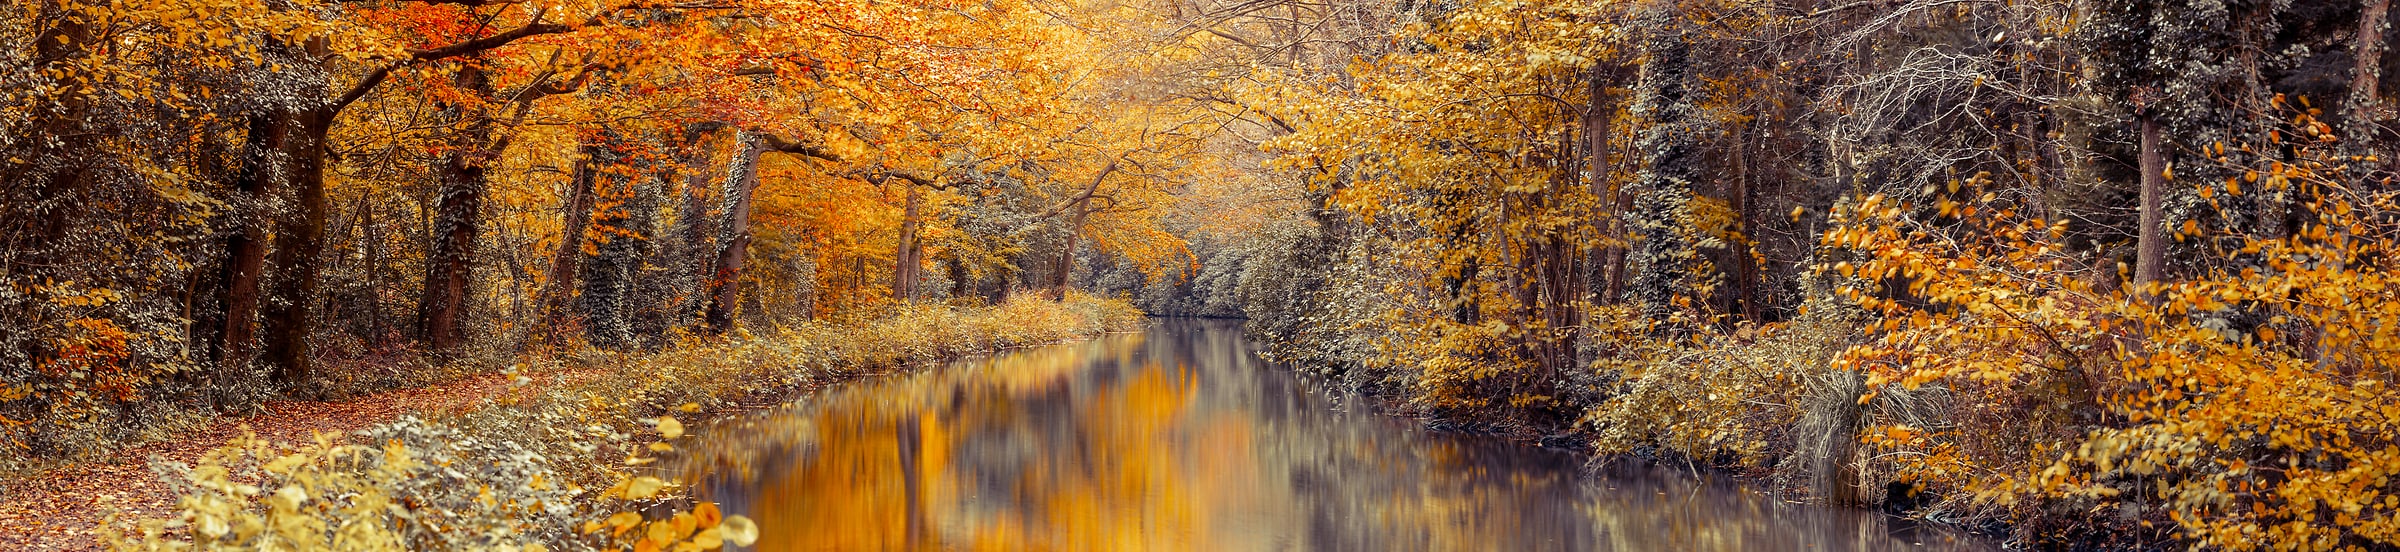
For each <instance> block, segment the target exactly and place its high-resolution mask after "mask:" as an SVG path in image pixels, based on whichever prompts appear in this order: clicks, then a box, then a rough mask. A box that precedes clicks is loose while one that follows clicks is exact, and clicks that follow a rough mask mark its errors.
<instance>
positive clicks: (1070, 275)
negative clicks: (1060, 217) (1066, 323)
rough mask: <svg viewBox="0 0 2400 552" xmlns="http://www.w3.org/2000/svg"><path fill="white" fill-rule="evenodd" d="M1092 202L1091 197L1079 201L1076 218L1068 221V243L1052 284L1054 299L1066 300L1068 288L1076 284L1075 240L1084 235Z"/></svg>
mask: <svg viewBox="0 0 2400 552" xmlns="http://www.w3.org/2000/svg"><path fill="white" fill-rule="evenodd" d="M1091 201H1092V199H1091V197H1090V196H1085V197H1084V198H1083V199H1081V200H1077V201H1076V202H1075V216H1074V217H1072V218H1069V219H1067V243H1066V247H1063V248H1061V249H1060V251H1059V252H1058V278H1057V280H1056V281H1055V282H1052V288H1051V290H1050V296H1051V298H1052V299H1057V300H1061V301H1064V300H1066V299H1067V288H1068V287H1069V286H1071V285H1073V284H1074V282H1075V238H1076V237H1077V236H1080V235H1082V234H1083V219H1084V217H1085V216H1087V215H1090V214H1091V212H1090V211H1088V210H1086V209H1087V208H1088V207H1090V203H1091Z"/></svg>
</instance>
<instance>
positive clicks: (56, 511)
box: [0, 374, 509, 550]
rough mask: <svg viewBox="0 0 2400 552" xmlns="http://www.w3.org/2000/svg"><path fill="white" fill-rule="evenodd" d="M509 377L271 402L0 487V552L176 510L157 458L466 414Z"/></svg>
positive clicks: (93, 544) (82, 536)
mask: <svg viewBox="0 0 2400 552" xmlns="http://www.w3.org/2000/svg"><path fill="white" fill-rule="evenodd" d="M508 389H509V387H508V378H507V377H506V376H501V375H497V374H495V375H486V376H478V377H472V378H467V379H463V380H459V381H454V382H450V383H446V384H441V385H435V386H429V387H420V388H415V389H402V390H396V391H387V392H383V393H377V394H374V395H368V396H365V397H360V398H356V399H352V400H348V401H342V402H313V401H276V402H270V403H267V404H266V405H265V408H266V411H265V412H263V413H260V414H257V415H252V416H248V417H243V418H228V419H223V420H218V421H217V422H216V423H214V424H212V425H210V426H209V427H208V428H207V429H205V430H201V431H197V432H193V433H190V434H187V435H182V436H178V437H176V438H173V439H168V440H165V441H160V442H155V443H149V444H145V445H142V446H139V447H134V448H130V449H126V450H124V451H121V452H118V453H117V454H116V455H115V456H113V457H110V458H109V459H108V460H106V461H98V462H88V463H80V464H74V465H69V466H65V467H62V468H58V469H54V470H50V471H48V472H44V473H41V474H38V475H35V476H32V477H28V478H25V479H22V480H10V481H6V482H0V489H5V490H0V493H5V494H0V550H97V549H100V546H101V543H100V540H99V534H98V531H97V530H98V528H99V527H100V523H101V521H102V520H104V519H106V518H107V517H108V515H109V513H110V512H118V513H119V516H118V517H120V518H122V519H140V518H155V517H162V516H165V515H166V514H167V513H168V512H169V511H171V510H172V508H173V507H174V505H175V502H174V499H175V497H173V496H169V491H168V488H167V486H166V484H164V483H162V482H160V481H159V480H158V478H157V477H156V476H155V475H153V474H152V473H151V472H150V467H149V466H150V464H149V459H150V458H151V457H152V456H157V457H160V458H164V459H167V460H173V461H178V462H191V461H193V460H195V459H198V458H199V457H200V455H201V454H202V453H205V452H207V451H208V450H209V449H212V448H215V447H217V446H219V445H223V444H224V443H225V441H226V440H228V439H231V438H233V437H234V436H235V435H238V434H240V433H241V431H242V429H241V428H242V427H243V426H245V425H246V426H249V428H250V429H251V430H252V431H256V432H258V435H259V437H261V438H265V439H268V440H272V441H278V442H286V443H292V442H304V441H306V440H308V439H310V438H312V436H313V435H314V434H315V433H318V432H349V431H355V430H358V429H362V428H365V427H367V426H371V425H374V424H377V423H381V422H384V421H388V420H391V419H394V418H397V417H399V416H400V415H402V414H408V413H426V414H436V413H443V412H450V411H455V410H459V409H462V408H469V407H473V406H477V405H480V404H483V403H485V402H486V401H489V400H491V399H493V398H495V397H498V396H500V395H501V394H502V393H505V392H507V390H508Z"/></svg>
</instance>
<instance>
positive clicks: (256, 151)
mask: <svg viewBox="0 0 2400 552" xmlns="http://www.w3.org/2000/svg"><path fill="white" fill-rule="evenodd" d="M281 122H282V121H281V120H280V118H279V117H277V116H276V115H274V114H271V113H253V114H251V115H250V121H249V127H250V128H249V136H248V137H247V138H245V139H244V141H245V145H244V149H245V150H247V151H245V152H243V156H244V157H246V159H244V160H243V162H242V168H241V170H240V174H239V176H237V177H236V178H235V180H234V193H235V194H236V195H237V196H238V197H239V202H238V205H241V206H242V207H244V208H241V209H237V210H236V211H235V212H236V214H235V215H234V216H235V217H237V218H236V223H237V224H239V225H240V228H239V229H237V230H235V231H234V232H233V233H232V234H231V235H229V236H226V238H225V261H224V263H222V264H221V265H219V267H220V268H219V273H218V274H219V276H218V278H219V283H218V284H217V286H216V289H217V293H219V295H218V298H217V308H218V312H216V313H213V316H212V318H213V319H214V320H213V321H214V322H215V323H216V325H217V327H216V328H215V330H214V331H211V332H209V333H210V335H211V336H212V337H213V338H214V339H213V340H211V342H210V344H209V359H210V360H214V361H216V362H217V366H218V367H219V369H220V370H225V369H231V368H235V367H239V366H242V365H244V364H248V363H249V362H250V353H251V349H252V342H253V341H254V338H255V337H256V335H257V325H256V324H257V322H256V320H257V318H258V303H259V300H258V299H259V298H258V291H259V281H260V280H261V279H262V277H263V275H265V274H266V266H267V240H268V236H267V224H266V221H264V220H261V219H263V218H265V217H267V216H268V213H266V212H265V210H264V209H263V207H264V206H266V205H269V204H270V202H269V198H272V197H274V196H275V191H276V190H275V182H274V180H273V173H274V171H273V170H271V169H270V168H269V167H267V163H269V162H270V161H271V160H273V158H274V156H275V152H276V151H277V150H278V149H279V148H278V147H277V144H278V143H279V142H281V141H282V137H281V135H282V134H283V132H284V131H285V129H284V127H283V126H282V125H281V124H280V123H281Z"/></svg>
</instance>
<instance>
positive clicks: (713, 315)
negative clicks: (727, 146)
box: [708, 132, 766, 333]
mask: <svg viewBox="0 0 2400 552" xmlns="http://www.w3.org/2000/svg"><path fill="white" fill-rule="evenodd" d="M738 142H739V143H740V145H739V146H736V147H737V148H738V149H737V150H736V151H735V153H734V157H733V163H732V167H731V169H730V170H728V171H726V175H725V199H724V201H725V222H724V224H723V225H722V228H723V231H722V232H720V233H719V234H718V238H717V243H718V244H719V245H718V246H717V255H716V257H717V259H716V268H715V270H714V271H712V272H713V274H710V275H709V279H708V297H709V301H708V327H709V330H710V331H713V332H716V333H724V332H725V331H726V330H730V329H733V314H734V309H735V308H736V307H735V305H734V301H735V300H736V299H739V292H740V290H741V286H738V285H735V284H737V283H739V282H740V281H741V277H742V263H743V262H744V261H746V260H748V258H749V255H750V193H751V192H752V191H753V190H756V189H758V156H759V154H760V153H762V152H764V151H766V150H765V147H766V137H765V136H764V135H761V134H757V133H752V132H743V133H741V137H740V139H739V140H738Z"/></svg>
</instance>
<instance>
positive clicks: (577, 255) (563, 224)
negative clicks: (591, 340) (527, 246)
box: [539, 143, 602, 337]
mask: <svg viewBox="0 0 2400 552" xmlns="http://www.w3.org/2000/svg"><path fill="white" fill-rule="evenodd" d="M601 147H602V146H598V145H594V144H588V143H587V144H584V145H583V146H582V147H581V148H579V149H580V150H582V151H581V158H580V159H576V160H575V168H574V170H573V171H571V172H569V173H568V174H569V175H571V176H570V177H569V182H568V183H567V196H566V197H565V198H563V199H564V201H562V202H561V206H560V208H561V209H563V211H561V212H560V213H559V222H558V229H559V236H558V250H557V252H556V253H554V254H552V255H551V256H550V272H549V276H548V277H547V278H546V279H545V280H546V281H545V282H543V283H542V297H541V300H540V301H539V303H540V305H539V306H540V308H541V310H542V315H541V316H542V322H543V326H544V328H545V329H544V330H543V331H544V332H545V333H548V334H551V337H556V328H558V327H559V326H560V325H561V324H562V323H563V322H565V321H566V317H567V296H568V295H569V293H567V292H568V290H571V289H574V287H575V275H576V274H577V273H578V272H580V271H581V270H582V268H583V234H584V232H585V231H586V230H587V229H588V228H589V227H590V226H591V225H592V182H593V181H594V180H597V179H598V176H597V175H596V174H595V173H596V172H597V171H595V170H594V169H593V165H595V164H597V160H598V159H599V158H600V156H601V155H602V153H601V152H600V151H599V150H600V148H601Z"/></svg>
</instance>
